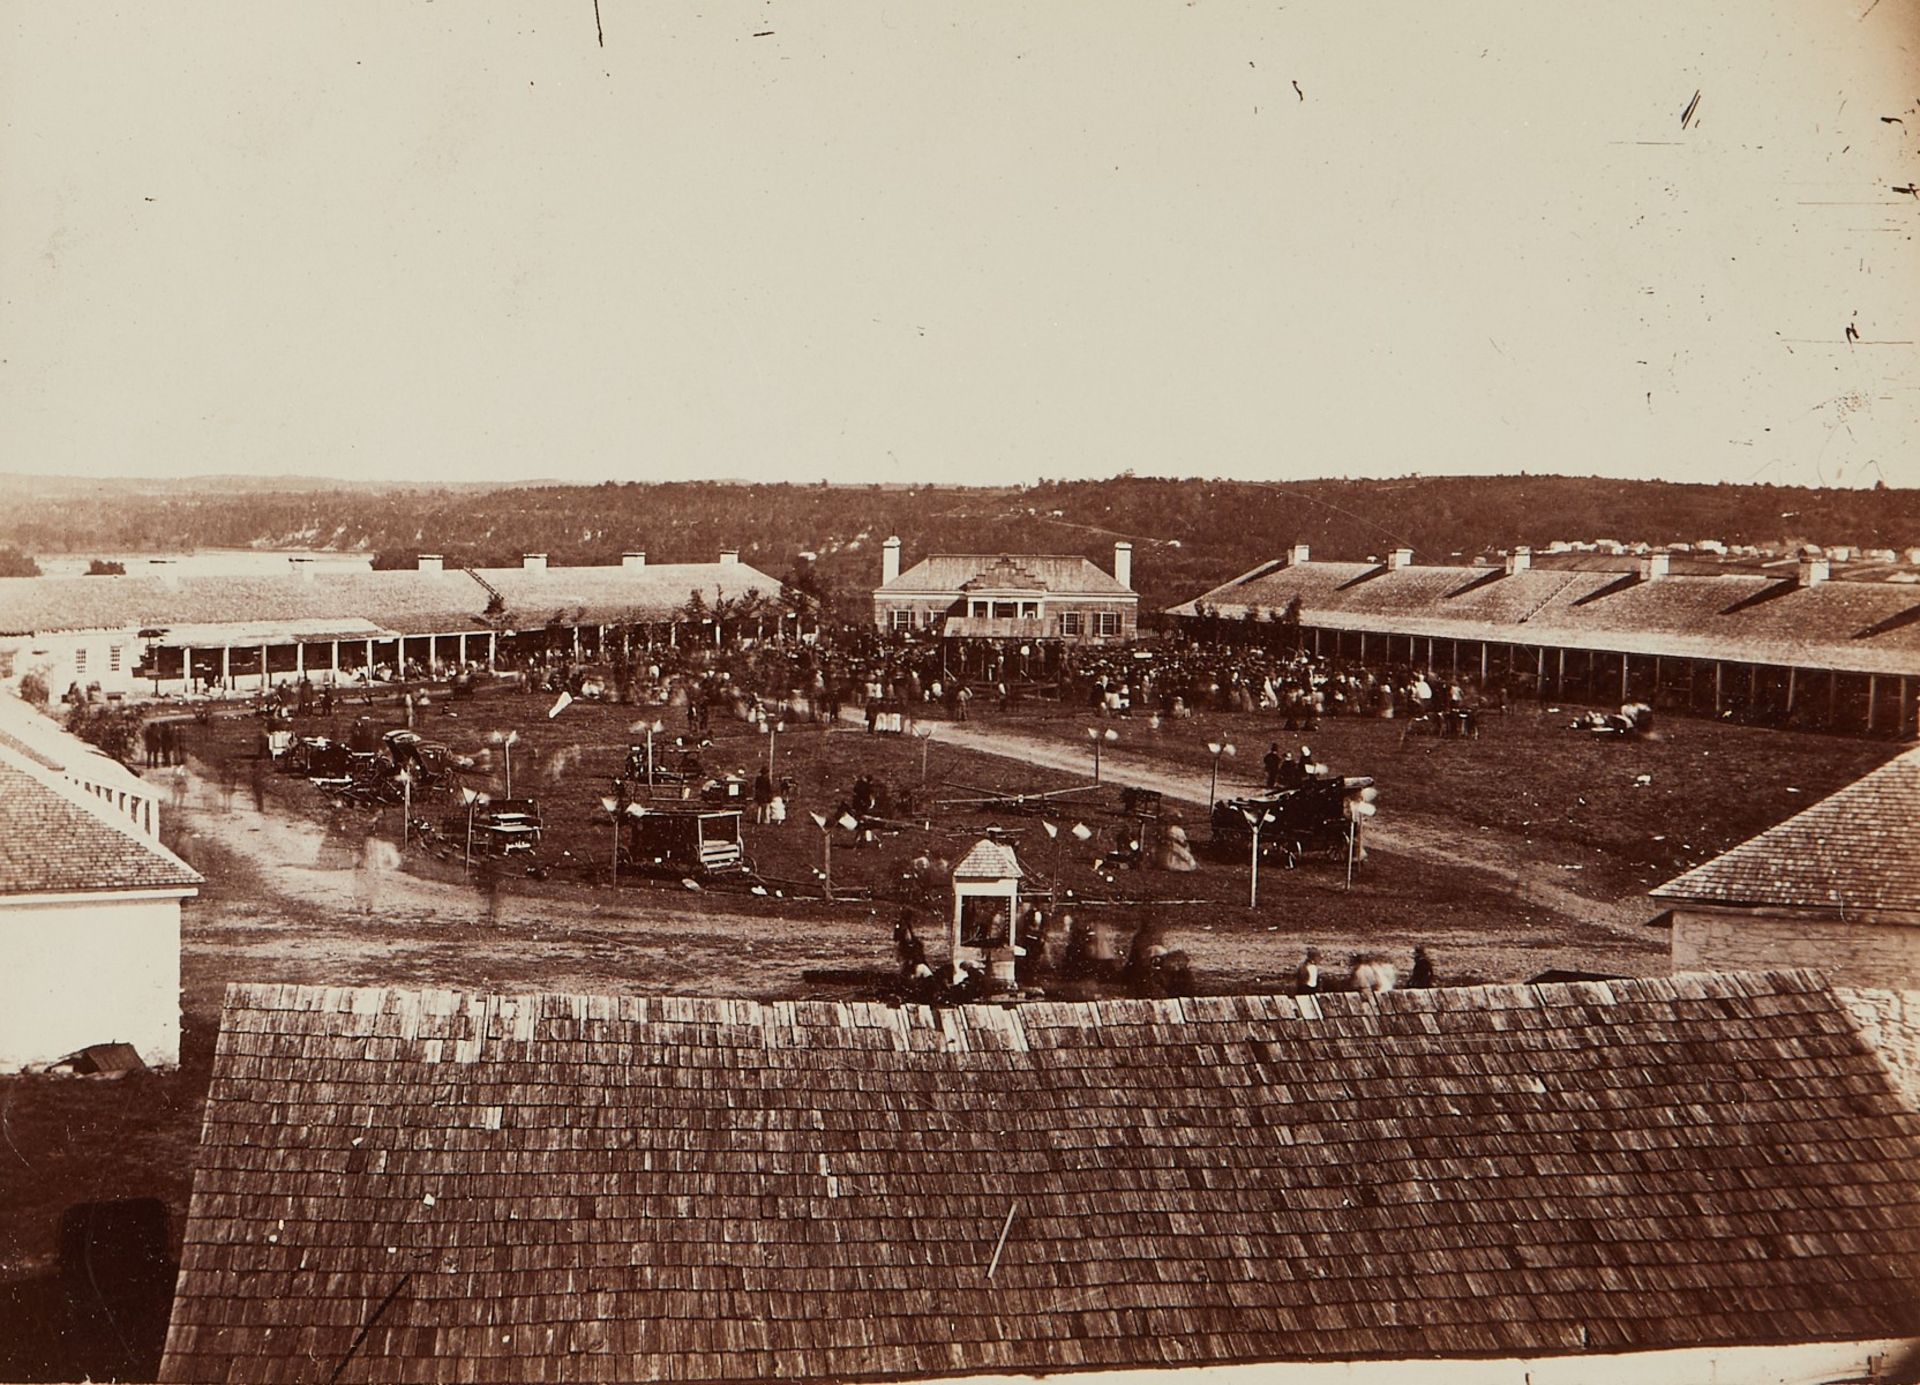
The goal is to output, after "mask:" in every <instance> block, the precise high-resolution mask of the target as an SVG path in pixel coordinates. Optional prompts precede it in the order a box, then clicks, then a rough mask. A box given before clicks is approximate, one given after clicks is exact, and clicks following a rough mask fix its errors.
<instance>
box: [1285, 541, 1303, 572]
mask: <svg viewBox="0 0 1920 1385" xmlns="http://www.w3.org/2000/svg"><path fill="white" fill-rule="evenodd" d="M1307 554H1308V549H1307V546H1306V545H1305V544H1304V543H1296V544H1295V545H1294V546H1293V547H1292V548H1289V549H1288V550H1287V566H1288V567H1299V566H1300V565H1301V564H1302V563H1304V562H1306V561H1307Z"/></svg>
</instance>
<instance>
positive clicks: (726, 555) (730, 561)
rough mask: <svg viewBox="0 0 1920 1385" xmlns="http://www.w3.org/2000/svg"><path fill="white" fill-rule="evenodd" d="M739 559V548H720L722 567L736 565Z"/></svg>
mask: <svg viewBox="0 0 1920 1385" xmlns="http://www.w3.org/2000/svg"><path fill="white" fill-rule="evenodd" d="M739 561H740V550H739V549H737V548H723V549H721V550H720V566H721V567H734V566H736V565H737V564H738V563H739Z"/></svg>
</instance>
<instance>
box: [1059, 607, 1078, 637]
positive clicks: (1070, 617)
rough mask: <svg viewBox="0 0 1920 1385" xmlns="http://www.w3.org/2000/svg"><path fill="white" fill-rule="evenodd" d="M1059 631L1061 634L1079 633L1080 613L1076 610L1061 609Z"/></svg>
mask: <svg viewBox="0 0 1920 1385" xmlns="http://www.w3.org/2000/svg"><path fill="white" fill-rule="evenodd" d="M1060 633H1061V634H1063V635H1077V634H1079V633H1080V613H1079V612H1078V611H1062V612H1061V613H1060Z"/></svg>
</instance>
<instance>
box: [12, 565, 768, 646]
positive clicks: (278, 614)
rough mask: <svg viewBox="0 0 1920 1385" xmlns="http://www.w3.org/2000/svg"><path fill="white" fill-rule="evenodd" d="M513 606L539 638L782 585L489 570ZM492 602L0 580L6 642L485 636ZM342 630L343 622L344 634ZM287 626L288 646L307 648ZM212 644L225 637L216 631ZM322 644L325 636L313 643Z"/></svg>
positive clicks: (336, 584) (147, 582) (667, 571)
mask: <svg viewBox="0 0 1920 1385" xmlns="http://www.w3.org/2000/svg"><path fill="white" fill-rule="evenodd" d="M480 573H481V576H483V577H485V578H486V579H487V581H488V582H490V583H491V584H492V585H493V586H494V587H496V588H498V589H499V591H500V592H501V594H502V596H503V597H504V598H505V600H506V603H507V624H508V625H509V626H510V627H512V628H515V629H526V630H538V629H540V628H541V627H542V626H543V625H545V624H546V623H547V622H548V621H549V620H550V619H553V618H555V617H556V616H557V617H559V618H560V620H561V621H562V623H575V622H578V623H584V624H609V625H612V624H621V623H624V622H627V621H634V620H664V619H667V618H668V617H669V616H671V615H672V613H673V612H674V611H676V610H678V609H679V608H680V607H682V606H685V605H686V604H687V600H688V597H689V595H690V594H691V593H692V591H693V590H694V589H695V588H698V589H699V591H700V594H701V595H702V597H704V598H705V599H706V601H707V602H708V603H709V604H712V602H713V601H714V600H715V598H716V595H719V596H725V597H728V598H735V597H739V596H741V595H742V594H744V593H745V592H746V591H748V590H749V589H757V590H758V591H759V592H760V594H761V595H763V596H766V597H769V598H771V597H775V596H778V595H779V593H780V581H779V579H778V578H775V577H769V576H768V575H767V574H766V573H764V572H761V571H760V570H759V569H757V568H754V567H751V566H749V565H748V564H746V563H654V564H650V565H649V566H646V567H637V568H629V567H613V566H597V567H552V568H546V569H539V570H535V569H527V568H482V569H480ZM486 604H487V593H486V592H485V591H483V590H482V589H481V587H480V586H479V584H477V583H476V582H475V581H474V580H473V579H472V578H471V577H469V576H467V574H466V573H464V572H461V571H459V570H457V569H455V570H450V571H441V572H432V571H428V572H422V571H418V570H415V569H396V570H384V571H379V572H357V571H356V572H344V573H318V574H315V575H314V576H312V577H309V578H302V577H296V576H273V577H262V576H238V575H222V576H207V577H182V578H180V579H179V580H178V581H177V582H175V583H172V584H169V583H167V582H164V581H161V580H160V579H158V578H152V577H131V576H129V577H5V578H0V634H19V633H47V632H53V631H77V630H131V629H136V628H148V627H160V628H167V629H171V628H172V627H174V626H182V627H186V626H203V627H204V626H227V625H233V626H235V627H238V628H237V630H236V634H237V638H238V640H245V641H250V642H251V641H257V640H259V639H261V638H263V637H265V638H269V639H271V632H270V631H266V630H264V629H263V627H266V626H269V625H278V624H286V623H291V622H306V623H309V625H310V627H311V628H316V629H318V628H325V627H339V628H341V629H346V630H353V629H357V628H360V623H367V622H370V623H372V624H373V625H374V626H376V627H378V628H379V629H381V630H390V631H397V632H399V633H401V634H415V635H418V634H447V633H453V632H462V631H464V632H475V631H480V632H484V627H483V626H482V625H481V624H480V623H479V621H478V620H477V619H476V617H478V616H479V615H480V613H481V612H482V611H483V610H485V608H486ZM341 622H346V623H347V624H345V625H344V626H342V625H341ZM300 628H301V627H300V626H297V625H291V624H288V625H287V629H286V631H285V632H283V635H282V638H284V639H288V640H291V639H295V638H299V637H300V635H299V630H300ZM206 637H207V638H208V639H209V640H210V641H211V640H214V639H216V638H217V637H218V632H217V631H209V632H208V633H207V635H206ZM316 638H317V636H316ZM235 642H237V641H235Z"/></svg>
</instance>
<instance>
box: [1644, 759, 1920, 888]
mask: <svg viewBox="0 0 1920 1385" xmlns="http://www.w3.org/2000/svg"><path fill="white" fill-rule="evenodd" d="M1652 893H1653V896H1654V898H1656V899H1662V900H1670V901H1680V900H1687V901H1694V902H1698V903H1704V904H1725V905H1756V906H1761V907H1768V906H1771V907H1776V908H1799V909H1826V910H1835V911H1838V912H1840V913H1842V914H1853V913H1859V912H1862V911H1866V910H1883V911H1888V912H1893V913H1908V914H1912V915H1914V916H1915V922H1917V923H1920V750H1909V751H1907V752H1906V753H1905V754H1902V755H1897V756H1895V757H1894V758H1893V759H1891V760H1889V761H1887V763H1886V764H1884V765H1882V766H1880V768H1878V769H1876V770H1874V771H1873V772H1872V773H1870V774H1868V775H1866V776H1865V777H1864V778H1861V779H1857V780H1855V781H1854V782H1853V783H1851V784H1849V785H1847V786H1846V787H1845V788H1844V789H1841V790H1840V791H1839V792H1837V793H1834V794H1831V795H1829V796H1828V797H1826V798H1823V799H1821V800H1820V801H1819V802H1818V803H1816V804H1814V805H1813V806H1812V807H1810V808H1807V809H1805V810H1803V811H1801V812H1799V813H1796V814H1794V815H1793V816H1792V817H1790V818H1788V819H1787V820H1786V821H1785V822H1783V823H1780V824H1779V825H1778V826H1776V827H1770V828H1768V829H1767V830H1766V831H1765V832H1762V833H1761V834H1760V835H1759V836H1757V837H1754V838H1752V839H1750V840H1748V841H1745V842H1742V843H1741V844H1740V845H1739V846H1736V847H1734V848H1733V849H1732V850H1731V851H1728V852H1725V853H1723V854H1722V855H1719V856H1716V857H1714V858H1713V859H1712V860H1711V861H1707V862H1704V863H1702V864H1701V865H1698V866H1695V867H1694V868H1693V869H1692V870H1690V871H1688V872H1687V873H1686V874H1685V875H1681V876H1677V877H1676V878H1674V879H1672V880H1669V881H1667V883H1666V884H1664V885H1661V886H1659V887H1657V888H1656V889H1654V890H1653V891H1652Z"/></svg>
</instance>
